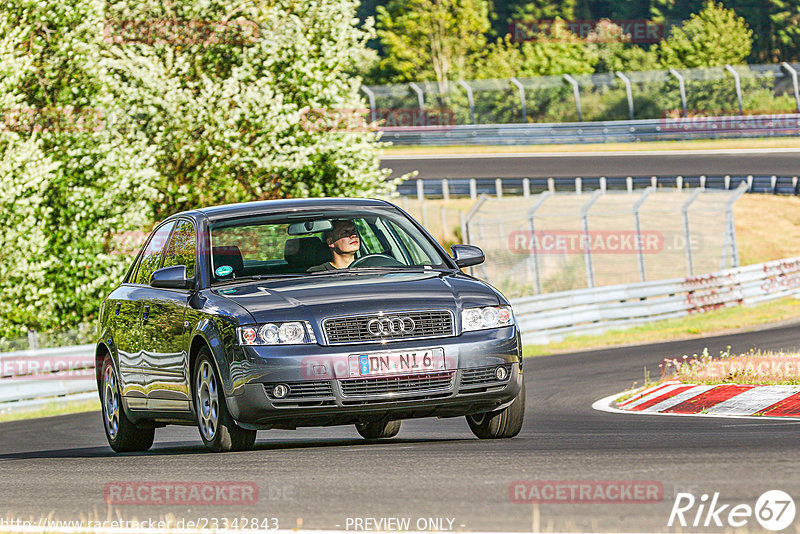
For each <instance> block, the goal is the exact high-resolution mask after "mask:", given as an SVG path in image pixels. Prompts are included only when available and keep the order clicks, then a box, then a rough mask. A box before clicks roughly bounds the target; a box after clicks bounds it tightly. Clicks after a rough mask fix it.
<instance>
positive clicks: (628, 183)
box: [625, 176, 633, 193]
mask: <svg viewBox="0 0 800 534" xmlns="http://www.w3.org/2000/svg"><path fill="white" fill-rule="evenodd" d="M625 187H626V188H627V189H628V193H633V176H626V177H625Z"/></svg>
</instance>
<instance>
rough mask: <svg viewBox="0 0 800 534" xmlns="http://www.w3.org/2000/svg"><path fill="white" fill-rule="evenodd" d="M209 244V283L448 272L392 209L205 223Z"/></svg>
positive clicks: (428, 244) (427, 242)
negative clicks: (395, 271)
mask: <svg viewBox="0 0 800 534" xmlns="http://www.w3.org/2000/svg"><path fill="white" fill-rule="evenodd" d="M210 240H211V274H212V281H213V282H214V283H220V282H227V281H230V280H236V279H242V278H261V277H264V278H269V277H278V276H314V275H324V274H354V273H358V272H359V270H361V271H365V270H369V269H372V270H374V269H383V270H386V269H389V270H391V269H399V270H408V269H449V268H450V266H449V265H448V264H447V262H446V260H445V259H444V258H443V256H442V254H441V253H440V252H439V250H437V248H436V247H435V246H434V244H433V243H432V242H431V241H430V239H429V238H428V237H427V236H425V235H424V234H423V233H422V232H421V231H420V230H419V229H418V228H417V227H416V226H415V225H414V224H413V223H412V221H410V220H409V219H408V218H407V217H406V216H405V215H404V214H403V213H402V212H400V211H398V210H395V209H391V208H387V209H377V210H376V209H374V208H373V209H370V210H368V211H367V210H331V209H326V210H325V212H319V211H317V212H314V213H311V212H308V213H289V214H282V215H258V216H247V217H238V218H235V219H225V220H221V221H215V222H213V223H212V224H211V225H210Z"/></svg>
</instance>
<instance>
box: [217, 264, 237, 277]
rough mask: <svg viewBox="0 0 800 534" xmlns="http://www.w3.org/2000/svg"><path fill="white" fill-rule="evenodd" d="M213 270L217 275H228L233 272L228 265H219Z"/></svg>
mask: <svg viewBox="0 0 800 534" xmlns="http://www.w3.org/2000/svg"><path fill="white" fill-rule="evenodd" d="M214 272H215V273H216V274H217V276H228V275H229V274H231V273H232V272H233V267H231V266H230V265H220V266H219V267H217V270H216V271H214Z"/></svg>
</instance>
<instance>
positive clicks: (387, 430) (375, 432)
mask: <svg viewBox="0 0 800 534" xmlns="http://www.w3.org/2000/svg"><path fill="white" fill-rule="evenodd" d="M401 423H402V421H376V422H374V423H356V430H357V431H358V433H359V434H361V437H362V438H364V439H385V438H393V437H395V436H396V435H397V433H398V432H400V424H401Z"/></svg>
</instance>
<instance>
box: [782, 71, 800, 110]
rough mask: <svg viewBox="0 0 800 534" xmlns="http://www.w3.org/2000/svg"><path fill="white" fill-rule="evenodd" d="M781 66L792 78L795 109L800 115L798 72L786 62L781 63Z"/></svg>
mask: <svg viewBox="0 0 800 534" xmlns="http://www.w3.org/2000/svg"><path fill="white" fill-rule="evenodd" d="M781 66H782V67H783V68H784V69H785V70H786V72H788V73H789V75H790V76H791V77H792V89H793V90H794V109H795V110H796V111H797V112H798V113H800V91H798V88H797V71H796V70H795V69H794V67H792V66H791V65H789V64H788V63H786V62H785V61H784V62H783V63H781Z"/></svg>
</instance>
